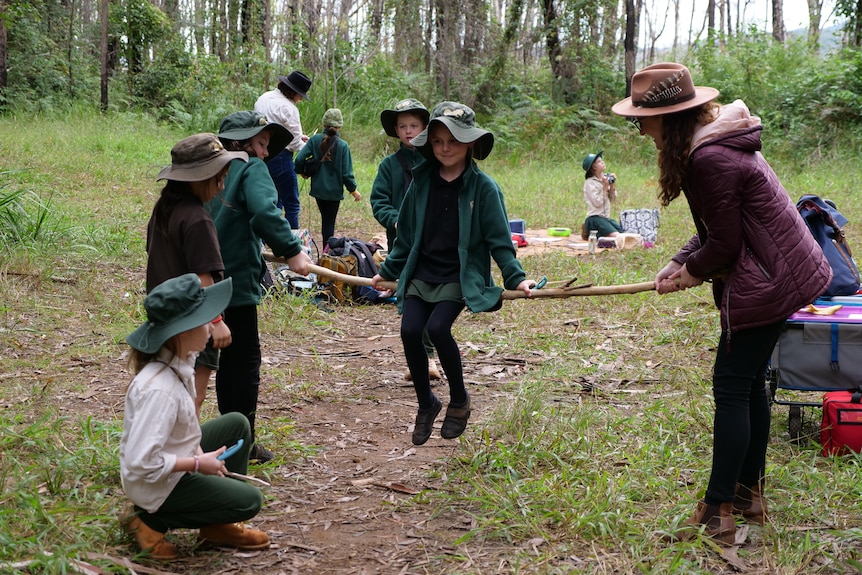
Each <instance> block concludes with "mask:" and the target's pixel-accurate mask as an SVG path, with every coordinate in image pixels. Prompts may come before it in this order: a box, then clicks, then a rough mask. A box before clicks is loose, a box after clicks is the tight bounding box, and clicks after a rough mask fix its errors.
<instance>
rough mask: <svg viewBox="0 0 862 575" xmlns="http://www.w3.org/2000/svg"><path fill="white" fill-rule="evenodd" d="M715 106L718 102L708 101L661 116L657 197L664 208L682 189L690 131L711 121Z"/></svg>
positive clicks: (686, 167) (713, 116)
mask: <svg viewBox="0 0 862 575" xmlns="http://www.w3.org/2000/svg"><path fill="white" fill-rule="evenodd" d="M718 107H719V104H718V103H716V102H715V101H712V102H707V103H706V104H703V105H702V106H698V107H696V108H690V109H688V110H683V111H682V112H676V113H675V114H667V115H666V116H663V117H662V126H661V136H662V147H661V150H659V153H658V167H659V180H658V182H659V188H660V189H659V194H658V199H659V200H660V201H661V205H662V206H664V207H666V206H667V205H668V204H670V203H671V202H672V201H673V200H675V199H676V198H678V197H679V194H680V193H681V192H682V190H683V186H684V184H685V182H686V180H687V179H688V161H689V155H690V152H691V139H692V137H693V136H694V131H695V129H696V128H697V126H698V125H706V124H709V123H710V122H712V121H713V120H714V119H715V113H714V112H715V110H716V109H717V108H718Z"/></svg>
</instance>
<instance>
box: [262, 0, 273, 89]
mask: <svg viewBox="0 0 862 575" xmlns="http://www.w3.org/2000/svg"><path fill="white" fill-rule="evenodd" d="M262 24H263V25H262V26H261V30H260V34H261V39H262V40H263V57H264V60H266V62H267V63H270V62H272V52H271V51H270V43H271V42H272V0H263V22H262ZM266 75H267V77H266V85H267V86H269V70H267V72H266Z"/></svg>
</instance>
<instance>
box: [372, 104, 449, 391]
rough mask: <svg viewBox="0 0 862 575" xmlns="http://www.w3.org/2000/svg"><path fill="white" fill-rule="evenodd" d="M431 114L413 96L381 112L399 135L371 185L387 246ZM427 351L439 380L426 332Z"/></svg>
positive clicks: (433, 375)
mask: <svg viewBox="0 0 862 575" xmlns="http://www.w3.org/2000/svg"><path fill="white" fill-rule="evenodd" d="M430 117H431V113H430V112H428V108H426V107H425V106H424V105H423V104H422V102H420V101H419V100H416V99H414V98H406V99H404V100H401V101H400V102H398V103H397V104H395V106H394V107H393V108H392V109H391V110H390V109H387V110H383V111H382V112H380V124H381V125H382V126H383V131H384V132H386V135H387V136H391V137H393V138H398V140H399V146H398V150H397V151H396V152H395V153H394V154H389V155H388V156H386V157H385V158H383V161H382V162H380V166H378V168H377V177H375V178H374V184H373V185H372V186H371V198H370V199H371V211H372V213H373V214H374V219H376V220H377V221H378V222H379V223H380V225H381V226H383V227H384V228H386V245H387V246H388V247H389V249H391V248H392V246H393V245H395V237H396V235H397V233H396V231H397V228H396V224H397V223H398V212H399V211H400V210H401V203H402V202H403V201H404V195H405V194H406V193H407V188H408V187H409V186H410V182H412V181H413V168H415V167H416V166H418V165H419V164H421V163H422V162H423V161H425V158H423V157H422V154H420V153H419V150H417V149H416V147H415V146H414V145H413V144H411V143H410V140H412V139H413V138H415V137H416V136H418V135H419V134H420V133H421V132H422V130H424V129H425V126H427V125H428V119H429V118H430ZM423 341H424V344H425V351H426V353H427V354H428V375H429V377H430V378H431V379H440V370H438V369H437V363H436V362H435V361H434V344H432V343H431V339H430V338H429V337H428V334H427V333H426V334H425V336H424V338H423ZM404 378H405V379H406V380H408V381H410V380H411V379H412V378H413V376H412V375H410V370H407V373H406V374H405V375H404Z"/></svg>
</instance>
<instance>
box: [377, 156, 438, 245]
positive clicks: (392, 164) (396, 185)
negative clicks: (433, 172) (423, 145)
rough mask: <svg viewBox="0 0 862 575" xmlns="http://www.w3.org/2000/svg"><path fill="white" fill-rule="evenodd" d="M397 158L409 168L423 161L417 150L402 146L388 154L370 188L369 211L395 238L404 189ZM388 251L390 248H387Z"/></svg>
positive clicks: (401, 170) (402, 175)
mask: <svg viewBox="0 0 862 575" xmlns="http://www.w3.org/2000/svg"><path fill="white" fill-rule="evenodd" d="M398 156H401V157H402V158H404V160H405V162H406V163H407V165H408V166H410V168H411V169H412V168H415V167H416V166H418V165H419V164H421V163H422V162H424V161H425V158H424V157H423V156H422V154H420V153H419V151H418V150H415V149H410V148H408V147H407V146H405V145H404V144H401V147H400V148H399V149H398V151H397V152H395V153H394V154H389V155H388V156H386V157H385V158H383V161H382V162H380V166H378V168H377V177H375V178H374V184H373V185H372V186H371V196H370V198H369V199H370V200H371V211H372V213H373V214H374V219H375V220H377V221H378V223H380V225H381V226H383V227H384V228H386V233H387V234H391V237H393V238H394V237H395V235H396V234H395V223H396V222H397V221H398V212H399V211H400V210H401V202H403V201H404V195H405V193H406V187H405V186H404V180H405V177H404V168H403V167H402V166H401V161H400V160H399V159H398ZM389 247H390V249H391V248H392V246H391V245H390V246H389Z"/></svg>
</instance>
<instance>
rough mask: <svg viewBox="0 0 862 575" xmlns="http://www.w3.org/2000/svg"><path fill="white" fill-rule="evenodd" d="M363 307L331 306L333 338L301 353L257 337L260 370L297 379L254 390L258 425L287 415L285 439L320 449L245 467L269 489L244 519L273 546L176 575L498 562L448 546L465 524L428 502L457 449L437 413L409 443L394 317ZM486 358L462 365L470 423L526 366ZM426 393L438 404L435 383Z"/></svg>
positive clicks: (441, 567)
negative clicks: (286, 372)
mask: <svg viewBox="0 0 862 575" xmlns="http://www.w3.org/2000/svg"><path fill="white" fill-rule="evenodd" d="M369 311H370V310H368V309H367V308H360V307H356V308H350V307H347V308H339V309H338V311H337V313H338V314H339V317H338V320H337V322H338V325H339V329H340V330H341V335H340V336H332V335H328V336H323V337H321V336H320V333H318V334H317V336H318V339H317V340H316V341H312V340H309V341H307V342H304V345H302V346H301V349H308V350H310V349H312V348H313V349H314V353H312V352H310V351H308V352H302V351H297V350H293V351H290V350H284V349H281V347H282V346H283V342H282V341H280V340H277V339H276V338H272V337H264V338H263V342H262V344H263V355H264V363H265V364H266V365H265V367H264V374H266V373H267V368H279V367H280V368H287V367H289V368H290V369H291V371H293V372H294V373H302V377H301V378H297V379H301V381H293V382H286V383H285V384H284V385H283V386H277V385H268V386H267V387H266V388H265V389H263V390H262V392H261V398H260V402H259V408H260V415H259V418H258V426H259V427H262V428H267V427H269V428H270V429H274V428H276V427H277V426H279V425H283V423H284V418H286V419H288V420H291V421H292V423H293V425H294V428H293V429H292V430H291V431H290V433H289V439H290V440H292V441H296V442H298V443H300V444H302V445H304V446H308V447H312V446H314V447H316V448H319V450H318V451H316V453H310V454H308V455H307V456H305V457H302V456H301V457H299V458H298V459H297V460H290V461H287V462H285V463H284V464H282V465H279V466H277V467H273V466H265V467H263V468H258V469H254V468H253V469H252V473H254V474H255V475H256V476H258V477H261V478H266V479H267V480H268V481H270V482H271V483H272V487H269V488H264V490H265V492H266V494H267V496H268V501H267V503H266V505H265V507H264V510H263V511H262V512H261V514H260V515H259V516H258V517H257V518H255V520H254V521H253V522H252V524H253V525H254V526H255V527H258V528H261V529H265V530H266V531H267V532H269V534H270V536H271V537H272V541H273V545H272V548H271V549H269V550H267V551H264V552H259V553H236V554H233V555H230V554H228V555H221V556H220V557H214V556H212V555H209V554H200V553H198V552H196V554H195V555H194V556H193V557H190V558H189V559H188V560H187V561H184V562H183V563H184V564H183V568H182V569H179V570H178V571H177V572H191V571H198V570H208V569H211V568H212V561H216V562H217V563H223V565H222V566H221V570H218V571H216V572H219V573H233V572H236V573H246V572H248V573H260V574H268V573H272V574H281V573H314V574H357V575H366V574H372V573H375V574H376V573H379V574H384V573H385V574H390V573H393V574H405V575H406V574H409V573H413V574H419V573H423V574H425V573H439V574H443V573H451V572H453V571H454V570H456V569H459V570H464V569H467V570H468V571H469V572H475V573H492V572H496V567H497V566H498V565H501V561H502V562H503V564H504V563H505V555H506V552H507V549H506V548H504V547H502V546H501V547H500V548H499V549H491V548H488V547H487V546H486V545H484V544H483V543H481V542H473V543H467V544H456V541H457V540H458V539H459V538H460V537H462V536H464V535H465V533H466V532H467V531H468V530H469V529H471V527H472V526H473V521H472V519H471V517H470V516H469V515H468V514H467V513H465V512H462V511H460V510H457V509H445V510H441V509H440V508H439V505H438V504H437V503H435V501H434V499H433V497H429V496H428V495H427V494H428V493H432V492H434V491H436V490H441V489H452V488H453V487H452V486H451V485H447V477H446V473H445V466H444V465H443V464H442V463H441V460H445V459H446V458H449V457H453V456H456V455H457V454H458V453H459V452H460V450H461V447H460V443H459V442H458V441H457V440H456V441H450V440H444V439H442V438H440V436H439V429H440V423H441V422H442V416H441V417H440V418H438V422H437V423H436V424H435V432H434V434H433V435H432V437H431V439H430V440H429V441H428V443H426V444H425V445H423V446H420V447H416V446H414V445H413V444H412V443H411V441H410V432H411V431H412V428H413V418H414V416H415V410H416V400H415V395H414V392H413V388H412V385H411V384H410V383H409V382H407V381H405V380H404V373H405V370H406V368H405V363H404V358H403V355H402V350H401V341H400V339H399V337H398V329H399V318H398V316H397V315H396V314H395V313H394V311H392V310H391V309H390V310H382V309H381V310H379V312H378V313H369ZM462 351H463V350H462ZM468 351H475V350H469V349H468ZM491 355H492V357H491V358H490V359H487V360H486V359H483V358H482V356H481V355H479V356H478V357H476V358H473V359H471V360H470V361H467V362H465V379H466V380H467V381H468V383H469V384H470V385H471V387H470V389H471V392H472V396H473V403H474V413H473V417H472V418H471V424H473V425H475V424H476V423H477V422H481V421H482V420H483V417H485V416H486V413H488V412H490V410H491V406H490V402H493V401H497V400H498V398H499V396H500V395H501V393H502V391H500V389H499V387H500V385H499V383H498V382H499V381H500V379H501V378H500V377H499V376H500V375H501V374H503V375H505V376H506V377H508V376H514V375H517V374H519V373H522V372H523V370H524V369H525V365H526V363H527V361H528V360H526V359H522V358H516V357H509V358H506V357H502V356H498V355H496V354H491ZM264 379H266V376H265V377H264ZM264 384H265V385H266V381H265V382H264ZM299 385H302V386H305V387H306V391H307V394H308V395H309V398H308V399H303V400H301V401H296V399H295V398H296V393H295V391H291V389H290V388H291V386H299ZM474 390H475V391H474ZM435 391H436V393H437V394H438V395H439V396H440V397H441V399H443V400H444V404H445V403H446V400H447V399H448V393H447V391H446V384H445V382H442V383H441V382H438V383H436V385H435ZM212 394H213V390H212V389H211V390H210V395H212ZM468 433H469V428H468ZM509 551H511V550H510V549H509ZM456 566H457V567H456ZM471 566H472V567H471ZM177 567H178V566H174V567H172V569H176V568H177ZM185 570H188V571H185Z"/></svg>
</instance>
